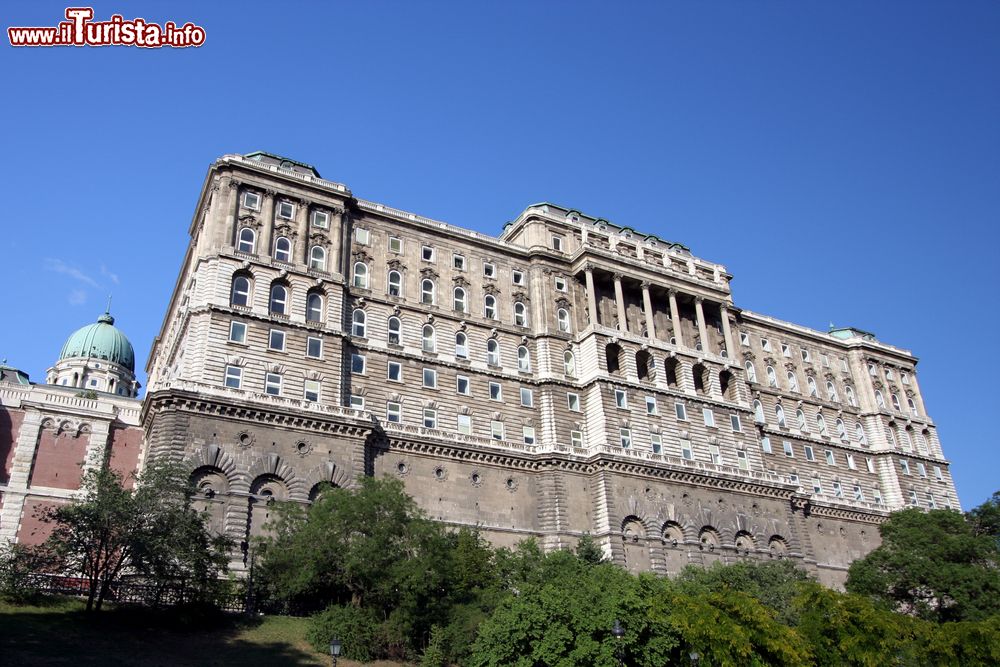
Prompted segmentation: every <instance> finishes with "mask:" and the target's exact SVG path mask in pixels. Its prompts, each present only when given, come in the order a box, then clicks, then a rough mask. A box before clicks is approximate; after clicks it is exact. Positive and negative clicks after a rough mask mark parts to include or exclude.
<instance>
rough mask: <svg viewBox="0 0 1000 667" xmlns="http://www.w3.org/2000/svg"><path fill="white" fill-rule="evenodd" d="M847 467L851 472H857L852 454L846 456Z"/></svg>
mask: <svg viewBox="0 0 1000 667" xmlns="http://www.w3.org/2000/svg"><path fill="white" fill-rule="evenodd" d="M847 467H848V468H850V469H851V470H857V466H856V465H854V454H848V455H847Z"/></svg>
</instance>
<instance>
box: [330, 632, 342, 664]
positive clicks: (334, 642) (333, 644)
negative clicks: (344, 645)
mask: <svg viewBox="0 0 1000 667" xmlns="http://www.w3.org/2000/svg"><path fill="white" fill-rule="evenodd" d="M340 648H341V646H340V640H339V639H337V638H336V637H334V638H333V639H331V640H330V657H331V658H333V667H337V658H338V657H340Z"/></svg>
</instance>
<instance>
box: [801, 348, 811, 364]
mask: <svg viewBox="0 0 1000 667" xmlns="http://www.w3.org/2000/svg"><path fill="white" fill-rule="evenodd" d="M801 352H802V361H812V357H810V356H809V350H807V349H806V348H802V350H801Z"/></svg>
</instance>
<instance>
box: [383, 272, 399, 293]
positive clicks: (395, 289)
mask: <svg viewBox="0 0 1000 667" xmlns="http://www.w3.org/2000/svg"><path fill="white" fill-rule="evenodd" d="M386 285H387V290H386V291H387V292H388V294H389V296H403V274H401V273H400V272H399V271H390V272H389V277H388V279H387V280H386Z"/></svg>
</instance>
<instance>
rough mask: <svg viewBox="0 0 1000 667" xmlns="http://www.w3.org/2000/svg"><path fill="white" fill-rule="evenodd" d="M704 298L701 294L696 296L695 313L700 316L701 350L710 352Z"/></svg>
mask: <svg viewBox="0 0 1000 667" xmlns="http://www.w3.org/2000/svg"><path fill="white" fill-rule="evenodd" d="M703 301H704V299H702V298H701V297H700V296H696V297H695V298H694V313H695V316H696V317H697V318H698V337H699V338H701V351H702V352H708V351H709V349H708V331H707V330H706V329H705V310H704V308H702V305H701V304H702V302H703Z"/></svg>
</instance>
